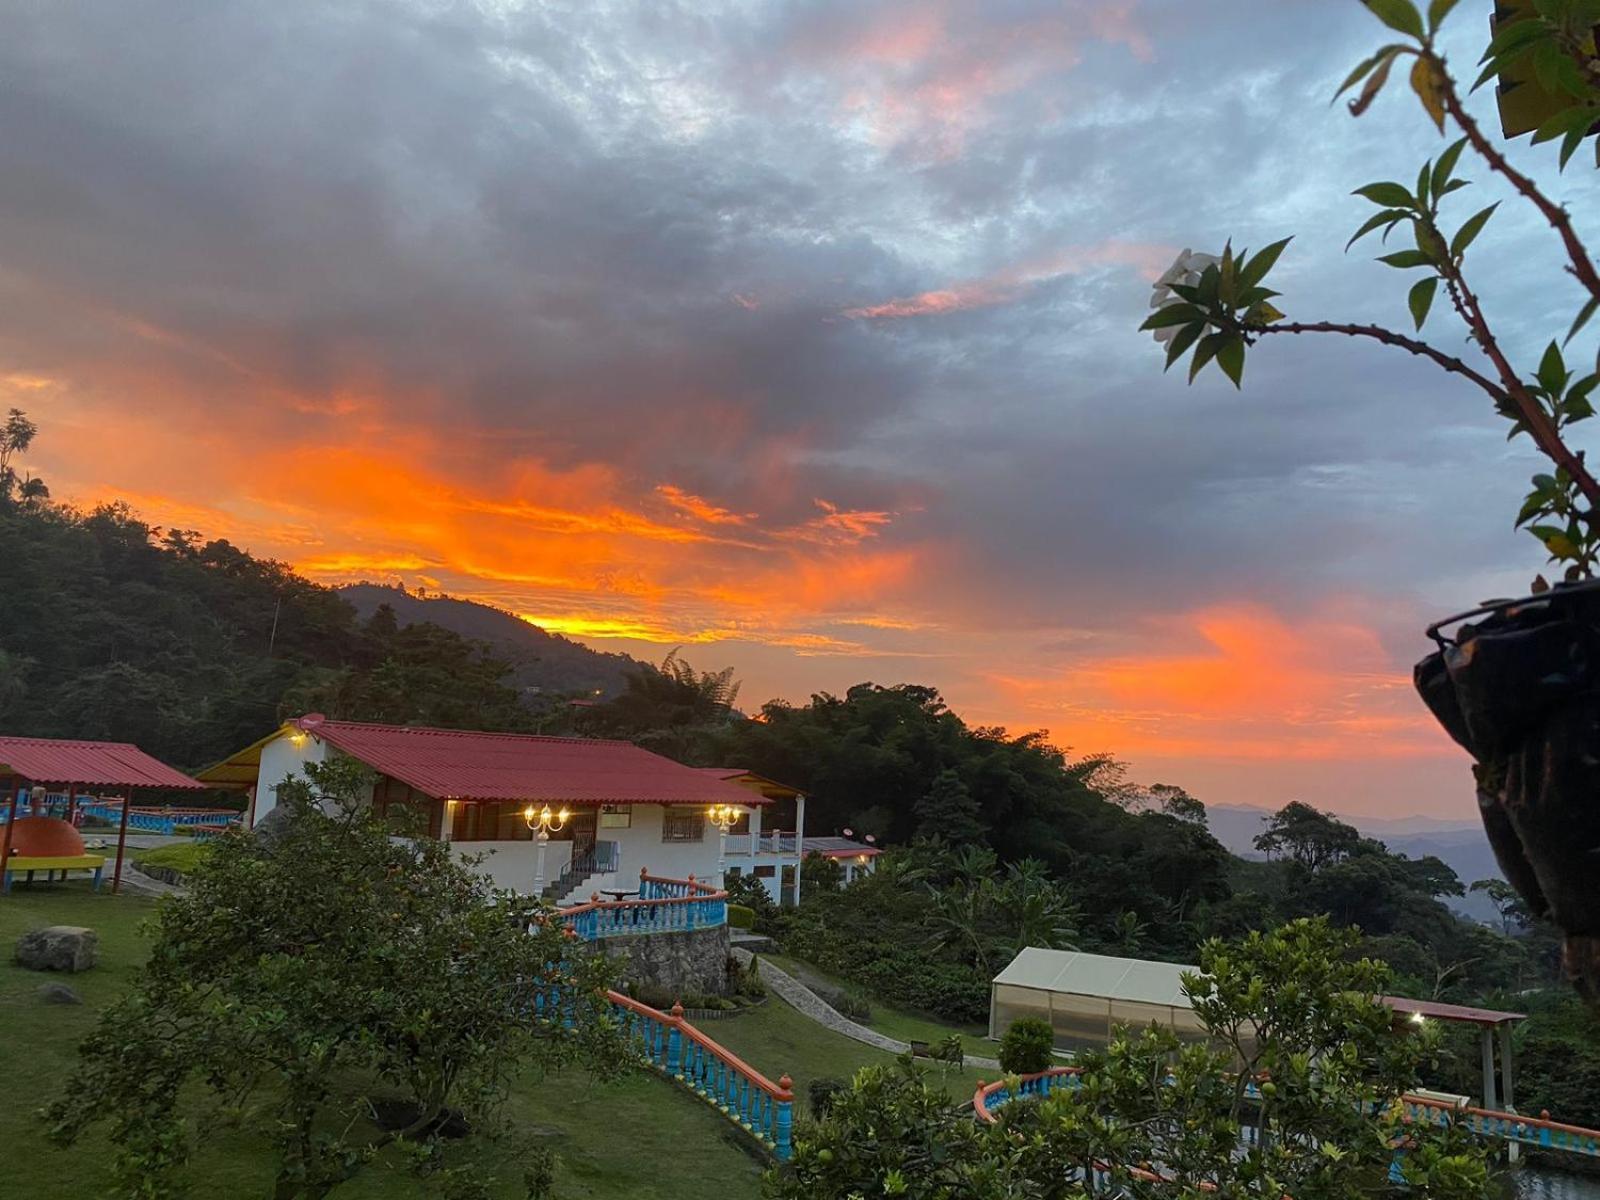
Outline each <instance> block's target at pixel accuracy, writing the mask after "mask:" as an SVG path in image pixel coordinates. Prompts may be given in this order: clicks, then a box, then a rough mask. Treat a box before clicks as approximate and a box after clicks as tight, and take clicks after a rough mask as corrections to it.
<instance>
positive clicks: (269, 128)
mask: <svg viewBox="0 0 1600 1200" xmlns="http://www.w3.org/2000/svg"><path fill="white" fill-rule="evenodd" d="M6 24H7V27H8V28H7V36H6V37H5V38H4V39H3V40H0V80H3V83H0V130H3V131H4V132H3V134H0V250H3V262H0V318H3V320H0V326H3V330H4V331H3V332H0V352H3V354H4V357H5V359H6V360H7V362H8V364H9V365H10V366H11V367H14V368H15V369H19V370H30V371H38V372H41V373H46V374H70V373H72V372H74V371H81V370H83V369H84V366H85V364H86V363H88V364H92V363H95V362H102V363H106V364H113V363H115V364H125V363H127V362H128V361H136V362H138V363H140V364H141V368H142V370H143V372H144V373H146V374H148V375H150V376H158V375H159V376H163V377H164V378H165V379H166V380H167V381H168V383H169V385H170V386H168V387H167V388H165V389H164V390H163V391H162V392H161V397H162V398H161V399H159V400H157V401H154V402H156V403H162V404H166V405H169V406H170V408H171V411H172V413H173V416H174V418H175V419H190V420H193V419H197V418H205V419H215V418H216V417H217V415H218V412H219V410H225V409H226V408H227V407H228V406H230V405H238V406H248V405H251V404H259V403H261V401H262V397H263V396H270V395H272V394H273V393H274V392H276V391H282V392H285V393H290V394H292V395H294V396H296V397H298V398H299V399H300V400H301V401H302V402H305V403H310V404H312V406H313V407H314V406H315V403H316V398H317V397H318V396H325V395H326V396H331V395H333V394H336V393H339V392H342V391H349V390H353V391H358V392H361V393H362V394H365V395H379V396H381V397H382V401H381V403H382V406H383V409H384V413H385V416H386V417H387V418H389V419H392V420H395V421H415V422H432V423H434V424H436V425H438V424H446V423H447V424H448V425H449V426H450V427H452V428H454V429H456V430H457V431H458V434H459V436H461V437H463V438H471V437H481V438H483V439H484V440H485V443H486V444H487V445H489V446H490V447H491V448H493V447H496V446H498V447H499V448H501V450H502V452H503V453H505V454H506V455H515V454H529V455H535V456H538V457H540V458H542V459H544V460H546V461H551V462H555V463H558V464H564V463H583V462H589V461H601V462H607V463H611V464H620V465H622V466H623V467H624V468H625V469H626V470H628V471H629V472H632V473H633V474H634V475H635V476H636V477H637V479H638V481H639V484H640V486H641V487H645V486H653V485H654V484H655V483H656V482H659V481H660V480H662V479H671V480H674V481H676V482H679V483H681V484H682V485H683V486H685V487H687V488H689V489H690V490H692V491H694V492H696V493H698V494H700V495H703V496H706V497H708V498H709V499H711V500H713V501H715V502H717V503H720V504H723V505H726V506H728V507H730V508H732V509H735V510H737V511H740V512H743V511H747V510H750V509H754V508H759V509H762V510H763V511H764V512H767V513H771V512H780V513H784V514H786V515H788V516H791V517H792V516H793V515H794V514H796V513H799V512H802V511H809V510H810V508H811V505H812V502H813V499H814V498H815V497H817V496H827V497H829V498H830V499H833V500H835V501H839V502H841V503H853V504H860V505H862V506H865V507H872V508H881V509H885V510H890V509H893V510H897V511H898V512H899V513H900V516H899V517H898V518H897V521H896V523H894V524H893V525H891V526H889V527H888V528H887V530H886V531H885V532H884V533H883V534H882V535H881V536H882V537H883V538H884V539H885V540H889V541H892V540H894V539H896V538H906V539H917V540H925V541H933V542H938V543H940V544H942V545H944V546H946V547H948V549H947V551H946V554H945V557H943V558H941V560H940V561H941V562H942V563H944V564H945V565H946V566H947V567H948V568H949V569H950V570H951V572H952V573H951V574H950V575H949V576H948V577H947V578H946V579H944V580H943V581H941V587H940V589H939V590H938V593H937V594H935V595H930V596H927V597H926V598H925V599H924V601H923V602H924V603H926V604H927V605H928V606H930V607H938V606H940V605H944V606H946V607H947V608H948V609H950V610H951V611H952V612H956V613H959V614H960V616H961V617H962V618H963V619H969V620H970V619H976V617H977V615H978V614H982V619H983V620H985V621H986V622H989V623H991V624H997V625H1005V624H1014V625H1016V626H1019V627H1033V626H1040V627H1044V626H1094V625H1096V624H1097V623H1100V622H1103V621H1105V620H1107V619H1109V618H1108V615H1107V614H1115V615H1116V616H1125V615H1126V614H1127V613H1128V612H1129V611H1130V610H1132V611H1170V610H1172V609H1174V608H1184V607H1190V606H1198V605H1204V604H1207V603H1211V602H1214V601H1217V600H1220V599H1223V598H1227V597H1230V596H1231V597H1237V596H1239V595H1241V594H1244V595H1247V596H1249V597H1251V598H1252V599H1254V600H1257V601H1259V602H1261V603H1265V604H1268V605H1274V604H1277V605H1298V604H1306V603H1312V602H1315V600H1316V599H1317V598H1318V597H1319V596H1320V595H1321V594H1323V593H1324V592H1326V591H1328V590H1329V589H1332V588H1335V587H1337V588H1340V589H1345V590H1349V589H1357V590H1360V589H1377V590H1382V589H1387V588H1391V587H1393V586H1394V581H1395V580H1396V578H1404V577H1406V575H1407V573H1408V572H1410V571H1413V570H1414V569H1415V566H1416V563H1417V559H1418V549H1417V546H1418V543H1419V542H1425V544H1426V547H1427V549H1426V565H1427V569H1428V573H1429V576H1430V578H1432V579H1435V580H1448V581H1452V582H1454V581H1458V580H1459V581H1461V586H1462V587H1465V588H1469V589H1470V588H1472V587H1475V586H1477V582H1478V581H1480V580H1483V579H1485V578H1486V577H1495V578H1498V577H1499V575H1500V574H1505V573H1506V572H1507V571H1508V570H1514V571H1520V570H1521V569H1522V567H1523V566H1524V565H1526V564H1529V563H1531V562H1532V561H1533V558H1534V557H1535V556H1534V555H1533V554H1532V553H1531V552H1529V551H1522V550H1519V548H1518V547H1517V544H1516V543H1515V542H1514V541H1513V540H1512V538H1511V536H1510V535H1509V533H1507V532H1506V530H1505V525H1506V524H1507V523H1508V522H1507V521H1506V520H1505V517H1506V515H1507V514H1508V512H1509V511H1510V508H1509V506H1511V505H1514V503H1515V497H1516V493H1517V490H1518V484H1517V479H1518V478H1519V476H1520V474H1522V473H1524V472H1523V471H1522V470H1521V468H1523V467H1531V459H1530V458H1529V456H1528V455H1527V454H1526V453H1525V452H1521V453H1517V457H1516V463H1517V467H1518V469H1517V470H1512V471H1509V472H1508V471H1504V470H1500V471H1497V472H1496V474H1495V476H1494V480H1493V482H1492V483H1490V484H1488V485H1485V484H1483V483H1482V482H1481V480H1480V471H1481V470H1482V469H1483V468H1484V467H1485V466H1498V465H1499V464H1498V462H1497V460H1498V459H1499V458H1500V457H1501V456H1503V455H1504V454H1506V453H1507V452H1506V451H1505V450H1504V448H1503V443H1502V442H1501V435H1500V432H1499V431H1498V430H1497V429H1496V428H1495V422H1494V420H1493V419H1492V417H1490V416H1488V415H1487V414H1486V413H1485V411H1484V408H1483V405H1482V404H1481V403H1479V402H1478V401H1477V399H1476V397H1474V396H1472V395H1470V394H1467V395H1463V393H1462V391H1461V389H1459V388H1456V387H1454V386H1453V385H1451V384H1450V383H1448V382H1447V381H1441V380H1440V379H1438V378H1437V377H1436V376H1435V375H1433V374H1431V373H1429V372H1427V371H1425V370H1422V369H1420V368H1417V367H1415V366H1413V365H1411V364H1405V363H1402V364H1399V365H1396V364H1394V363H1393V362H1392V361H1391V360H1390V359H1388V358H1386V357H1384V356H1383V352H1382V351H1375V352H1364V351H1360V350H1358V349H1356V348H1353V347H1350V346H1346V345H1343V344H1339V345H1333V346H1313V345H1304V346H1299V345H1296V346H1268V347H1263V348H1262V349H1261V350H1260V351H1258V352H1257V353H1256V354H1255V355H1254V356H1253V358H1252V362H1251V366H1250V375H1249V380H1248V386H1247V392H1246V394H1245V395H1244V396H1243V397H1242V398H1241V397H1238V396H1236V395H1235V394H1234V393H1233V392H1232V390H1231V389H1230V388H1226V387H1225V386H1224V385H1223V384H1222V383H1221V382H1220V380H1218V379H1216V378H1212V379H1210V380H1209V381H1208V382H1206V383H1205V384H1203V385H1201V386H1199V387H1197V388H1196V389H1194V390H1193V391H1192V392H1190V391H1186V390H1185V389H1184V387H1183V386H1182V381H1181V380H1180V379H1178V378H1175V377H1162V376H1161V375H1160V373H1159V357H1158V352H1157V351H1156V349H1155V348H1154V347H1153V346H1152V345H1151V344H1150V342H1149V340H1148V339H1147V338H1144V337H1141V336H1140V335H1138V334H1136V333H1135V332H1133V330H1134V326H1135V325H1136V324H1137V322H1138V320H1139V318H1140V316H1141V315H1142V311H1143V306H1144V304H1145V301H1146V297H1147V295H1148V283H1147V281H1146V279H1145V278H1143V277H1142V276H1141V274H1140V272H1139V265H1140V264H1141V263H1144V262H1146V261H1147V260H1149V259H1150V256H1152V255H1155V254H1158V253H1162V254H1164V253H1170V251H1171V250H1174V249H1176V248H1178V247H1180V246H1182V245H1186V244H1187V245H1193V246H1195V247H1196V248H1206V249H1215V248H1217V247H1218V245H1219V244H1220V242H1221V241H1222V240H1223V239H1224V238H1226V237H1228V236H1235V237H1240V238H1245V239H1249V240H1252V241H1254V242H1256V243H1257V244H1259V243H1260V242H1262V241H1265V240H1268V239H1269V238H1271V237H1275V236H1279V235H1281V234H1283V233H1286V232H1291V231H1300V232H1301V233H1302V234H1303V236H1302V238H1301V239H1300V241H1299V242H1297V244H1296V246H1295V248H1294V250H1293V251H1292V252H1291V254H1290V255H1289V256H1287V257H1286V259H1285V261H1284V265H1283V268H1282V272H1281V274H1282V275H1283V278H1284V290H1285V291H1286V292H1289V293H1290V297H1289V306H1290V307H1291V311H1293V312H1295V313H1296V315H1307V316H1311V315H1328V314H1335V315H1341V316H1348V317H1361V318H1366V317H1370V316H1377V317H1381V318H1382V319H1384V320H1387V321H1390V322H1397V321H1399V320H1402V319H1403V317H1402V315H1401V313H1400V306H1399V303H1398V297H1399V294H1400V293H1399V292H1398V291H1397V290H1396V282H1395V279H1394V278H1393V277H1391V276H1386V275H1384V274H1383V273H1382V268H1376V267H1372V266H1370V264H1364V263H1363V262H1362V261H1361V260H1356V261H1348V262H1347V261H1346V260H1344V259H1342V258H1341V256H1340V254H1339V247H1340V245H1341V244H1342V241H1343V236H1344V233H1343V231H1345V230H1347V229H1348V228H1349V227H1350V226H1352V225H1353V224H1354V223H1355V222H1356V221H1357V220H1359V211H1358V208H1359V206H1354V202H1352V201H1350V200H1349V199H1348V197H1347V196H1346V193H1347V192H1348V190H1349V188H1350V187H1352V186H1355V185H1356V184H1358V183H1361V182H1365V181H1366V179H1368V178H1370V177H1371V176H1372V174H1373V173H1374V171H1377V170H1383V169H1384V168H1379V167H1376V166H1374V160H1376V159H1383V160H1391V161H1393V162H1394V164H1395V166H1394V170H1395V171H1397V172H1398V171H1401V170H1403V169H1404V168H1405V164H1407V163H1414V162H1415V161H1416V160H1417V159H1418V158H1420V157H1421V156H1422V155H1424V154H1427V153H1431V152H1434V151H1435V149H1436V145H1435V143H1434V142H1433V141H1432V140H1431V139H1430V138H1429V137H1428V135H1427V131H1426V129H1425V128H1423V127H1422V126H1421V125H1420V124H1419V122H1418V120H1417V118H1416V114H1415V112H1414V111H1413V110H1412V109H1411V108H1410V107H1409V104H1408V102H1405V101H1402V100H1401V99H1399V98H1398V97H1395V98H1392V99H1390V100H1386V101H1385V102H1384V104H1383V105H1380V106H1379V108H1378V109H1377V110H1375V111H1374V112H1373V113H1372V114H1370V115H1369V116H1368V117H1367V118H1365V119H1364V120H1363V122H1362V123H1360V124H1357V123H1354V122H1352V121H1351V120H1350V119H1349V118H1348V117H1346V116H1345V115H1344V114H1343V113H1342V111H1339V110H1329V109H1328V108H1327V106H1326V98H1327V95H1328V92H1329V90H1330V88H1331V85H1332V83H1333V81H1334V80H1335V79H1336V78H1337V77H1338V76H1339V75H1340V74H1342V72H1343V70H1344V69H1345V68H1346V67H1347V65H1348V63H1349V62H1351V61H1353V60H1354V59H1356V58H1358V57H1359V56H1360V55H1361V54H1362V53H1363V52H1364V50H1365V49H1366V48H1367V46H1368V45H1369V44H1370V43H1371V42H1372V40H1373V38H1374V36H1375V33H1374V29H1373V27H1372V24H1371V22H1370V21H1369V20H1368V19H1367V18H1366V17H1365V15H1364V14H1363V13H1362V12H1361V11H1360V10H1359V7H1358V6H1355V5H1335V4H1333V3H1330V2H1328V0H1293V2H1287V3H1275V4H1271V5H1259V4H1257V5H1240V4H1235V3H1227V2H1224V0H1216V2H1214V3H1209V4H1197V3H1187V2H1185V3H1178V2H1176V0H1172V2H1167V3H1156V2H1150V3H1140V4H1134V3H1131V2H1126V0H1122V2H1119V0H1084V2H1082V3H1076V4H1070V5H1067V6H1065V7H1063V6H1061V5H1055V4H1044V3H1005V4H994V5H975V4H954V3H927V4H923V3H916V4H913V3H883V4H878V3H871V4H866V3H863V4H857V3H850V4H837V5H826V4H824V5H802V4H788V5H785V4H773V5H771V6H767V7H764V8H763V7H761V6H754V7H748V6H728V7H727V8H726V9H709V8H707V7H705V6H702V5H695V4H683V5H678V6H669V5H650V4H641V5H633V6H630V5H621V4H618V5H600V4H588V3H574V4H568V5H552V6H537V7H533V6H530V7H523V6H518V5H510V4H507V5H493V4H484V5H481V6H474V5H466V4H436V5H422V4H399V3H395V4H375V3H374V4H356V3H345V4H339V5H306V6H300V5H286V4H281V3H220V2H219V3H209V4H205V5H193V4H184V3H177V2H176V0H144V2H142V3H117V4H111V3H101V4H71V5H61V4H51V3H30V4H20V5H19V4H13V5H11V6H10V13H9V15H8V17H7V21H6ZM1567 186H1571V187H1574V188H1576V187H1577V186H1579V185H1575V184H1574V185H1567ZM1586 194H1588V195H1590V196H1591V197H1592V193H1586ZM1507 221H1508V223H1509V221H1510V218H1507ZM1510 228H1511V229H1512V230H1513V232H1514V233H1515V234H1516V237H1514V238H1513V240H1512V241H1511V242H1510V243H1507V244H1503V248H1502V249H1500V250H1498V251H1496V252H1495V253H1497V254H1498V255H1499V256H1500V257H1498V258H1496V259H1493V260H1490V261H1491V262H1492V265H1494V266H1498V267H1510V266H1513V265H1515V264H1518V263H1521V262H1524V261H1527V260H1528V259H1529V258H1530V256H1533V255H1535V254H1536V253H1537V251H1536V249H1534V247H1536V246H1537V245H1542V242H1540V235H1541V231H1540V230H1539V229H1537V228H1536V227H1534V226H1532V225H1526V224H1525V225H1521V226H1518V225H1514V224H1513V225H1511V226H1510ZM1108 246H1112V249H1111V250H1110V251H1107V249H1106V248H1107V247H1108ZM1117 247H1121V248H1120V249H1117ZM1519 280H1520V277H1519V276H1517V275H1515V273H1513V277H1512V278H1511V279H1510V280H1509V281H1508V283H1507V284H1506V286H1504V287H1503V288H1501V289H1500V290H1499V291H1498V292H1497V293H1496V294H1495V295H1494V296H1493V297H1492V298H1493V299H1494V300H1496V301H1497V302H1498V303H1499V304H1500V305H1501V306H1502V308H1501V311H1503V312H1505V313H1507V314H1508V319H1509V322H1510V326H1511V328H1512V331H1513V333H1514V334H1516V333H1517V331H1519V330H1520V329H1522V328H1524V327H1525V328H1526V330H1527V338H1526V339H1524V340H1523V344H1519V349H1520V350H1522V351H1523V352H1529V351H1530V348H1531V351H1532V352H1536V349H1537V348H1536V347H1531V345H1530V343H1531V338H1532V337H1533V336H1534V332H1533V331H1534V330H1535V329H1537V328H1538V327H1539V326H1540V325H1541V324H1542V323H1544V320H1545V317H1546V312H1547V310H1550V309H1557V308H1560V307H1561V306H1560V305H1559V304H1556V303H1553V302H1551V301H1549V299H1548V297H1546V295H1545V293H1543V292H1538V291H1535V290H1534V288H1533V285H1532V284H1527V285H1524V284H1523V283H1521V282H1520V281H1519ZM930 297H931V298H930ZM896 301H903V302H907V303H908V304H909V305H910V309H908V311H912V310H914V312H915V315H909V316H905V317H897V318H890V317H882V318H880V317H868V316H859V315H858V316H851V315H848V314H850V313H852V312H855V313H864V312H868V311H872V310H874V309H875V308H877V307H878V306H883V305H886V304H890V303H892V302H896ZM1312 309H1315V310H1317V311H1316V312H1315V313H1313V312H1311V311H1309V310H1312ZM1535 318H1537V319H1535ZM90 374H92V372H90ZM185 381H187V384H188V386H187V387H186V386H184V383H185ZM307 398H309V400H308V399H307ZM1508 564H1509V565H1508ZM1497 573H1498V574H1497Z"/></svg>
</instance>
